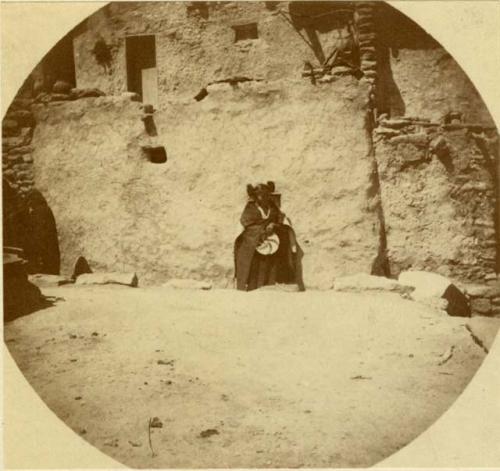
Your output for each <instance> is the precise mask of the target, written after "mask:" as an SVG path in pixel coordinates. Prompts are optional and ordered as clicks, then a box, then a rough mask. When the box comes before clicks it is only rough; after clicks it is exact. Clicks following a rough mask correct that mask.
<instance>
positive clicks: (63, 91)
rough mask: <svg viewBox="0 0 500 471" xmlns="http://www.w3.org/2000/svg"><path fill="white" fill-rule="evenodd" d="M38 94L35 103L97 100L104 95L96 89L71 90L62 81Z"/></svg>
mask: <svg viewBox="0 0 500 471" xmlns="http://www.w3.org/2000/svg"><path fill="white" fill-rule="evenodd" d="M38 92H39V93H36V97H35V102H36V103H50V102H61V101H73V100H79V99H80V98H97V97H100V96H104V95H105V93H104V92H102V91H101V90H99V89H98V88H84V89H79V88H72V87H71V85H70V84H69V83H67V82H65V81H63V80H58V81H57V82H56V83H55V84H54V85H53V87H52V89H50V90H49V91H45V90H43V89H41V90H38Z"/></svg>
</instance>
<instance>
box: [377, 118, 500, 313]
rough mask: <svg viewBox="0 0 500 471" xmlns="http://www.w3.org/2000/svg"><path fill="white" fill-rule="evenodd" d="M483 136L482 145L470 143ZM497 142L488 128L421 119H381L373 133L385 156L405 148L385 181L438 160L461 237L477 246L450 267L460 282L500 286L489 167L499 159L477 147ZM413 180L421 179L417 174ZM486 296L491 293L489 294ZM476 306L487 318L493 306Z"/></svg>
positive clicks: (466, 250)
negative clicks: (459, 222)
mask: <svg viewBox="0 0 500 471" xmlns="http://www.w3.org/2000/svg"><path fill="white" fill-rule="evenodd" d="M479 131H480V132H481V134H480V136H481V137H482V139H481V141H478V140H477V139H476V140H475V141H474V140H473V139H471V136H475V134H474V133H476V132H479ZM483 136H484V137H483ZM488 136H490V137H488ZM496 139H497V137H496V131H495V130H494V129H493V128H491V127H488V126H481V125H480V124H468V123H455V124H453V125H446V124H443V123H433V122H430V120H427V119H423V118H410V117H402V118H397V119H388V118H387V117H386V116H385V115H382V116H381V117H380V118H379V120H378V126H377V127H376V128H375V129H374V142H375V144H376V145H377V151H378V152H380V155H382V154H384V153H385V152H386V151H385V150H384V146H387V145H390V147H393V148H398V146H403V148H401V149H400V150H399V151H398V152H397V154H395V155H397V156H398V158H397V159H395V160H392V163H391V167H392V168H391V169H385V168H383V169H382V170H383V172H384V174H385V175H391V174H392V172H395V173H398V172H404V171H406V170H407V169H410V168H414V169H419V168H424V167H425V166H426V165H428V164H429V163H430V162H431V161H432V160H433V159H439V160H440V161H441V163H442V165H443V166H444V167H445V168H446V171H447V174H448V179H449V185H450V186H449V197H450V198H451V201H452V202H453V205H454V207H455V210H456V214H457V216H458V217H460V218H461V220H463V228H464V229H463V230H464V232H463V236H464V237H466V238H467V240H468V241H473V243H470V242H467V243H465V242H464V247H463V251H462V256H460V257H458V258H457V259H454V260H452V261H449V267H448V268H449V270H450V274H451V275H452V276H453V277H454V278H456V279H458V280H461V281H462V282H468V283H470V282H473V283H475V284H483V283H484V284H487V283H489V282H490V281H491V280H492V279H495V280H496V274H495V272H496V263H497V257H498V256H499V254H498V250H499V249H498V234H497V233H496V230H495V219H494V214H495V200H496V195H495V183H494V181H495V175H494V169H493V168H492V164H491V163H492V162H495V160H496V156H495V155H494V151H493V150H490V149H488V148H486V147H484V146H483V147H480V146H479V144H480V142H482V141H489V140H492V141H496ZM493 147H494V146H493ZM386 149H388V147H386ZM485 154H489V155H485ZM415 178H418V173H416V174H415ZM422 187H423V188H425V182H422ZM487 292H488V293H490V292H491V288H488V289H487ZM483 297H484V296H479V298H483ZM487 298H488V299H489V298H491V300H492V301H491V302H492V303H493V299H494V298H495V296H493V295H491V296H487ZM495 302H498V300H496V301H495ZM475 304H477V305H479V306H481V305H482V306H483V310H487V311H488V312H489V308H488V309H486V308H484V306H485V305H488V306H489V305H490V304H489V301H488V302H486V301H484V302H483V301H478V302H475ZM492 306H493V304H492ZM473 309H474V307H473Z"/></svg>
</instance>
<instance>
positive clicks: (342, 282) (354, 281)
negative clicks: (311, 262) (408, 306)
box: [333, 273, 414, 294]
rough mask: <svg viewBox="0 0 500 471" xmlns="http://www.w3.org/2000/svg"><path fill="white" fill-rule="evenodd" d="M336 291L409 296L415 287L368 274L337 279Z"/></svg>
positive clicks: (334, 286)
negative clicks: (373, 291) (388, 293)
mask: <svg viewBox="0 0 500 471" xmlns="http://www.w3.org/2000/svg"><path fill="white" fill-rule="evenodd" d="M333 288H334V289H335V291H370V290H376V291H394V292H396V293H401V294H409V293H411V292H412V291H413V289H414V288H413V287H412V286H409V285H405V284H403V283H401V282H398V281H397V280H391V279H389V278H384V277H383V276H373V275H368V274H366V273H358V274H356V275H350V276H343V277H340V278H336V279H335V281H334V283H333Z"/></svg>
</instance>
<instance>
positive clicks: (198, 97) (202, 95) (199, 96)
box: [194, 88, 208, 101]
mask: <svg viewBox="0 0 500 471" xmlns="http://www.w3.org/2000/svg"><path fill="white" fill-rule="evenodd" d="M206 96H208V91H207V89H206V88H202V89H201V90H200V91H199V92H198V94H197V95H196V96H195V97H194V99H195V100H196V101H201V100H203V98H205V97H206Z"/></svg>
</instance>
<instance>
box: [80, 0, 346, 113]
mask: <svg viewBox="0 0 500 471" xmlns="http://www.w3.org/2000/svg"><path fill="white" fill-rule="evenodd" d="M198 3H199V5H198V7H197V8H194V7H190V2H185V3H178V2H139V3H138V2H132V3H113V4H110V5H109V6H107V7H106V8H104V9H102V10H100V11H99V12H97V13H96V14H94V15H92V17H90V18H89V19H88V20H87V21H86V22H85V23H84V24H82V25H80V27H79V28H77V29H76V31H75V32H74V39H73V43H74V50H75V66H76V80H77V87H79V88H86V87H97V88H99V89H101V90H102V91H104V92H105V93H107V94H119V93H121V92H124V91H126V90H127V82H126V80H127V78H126V54H125V37H126V36H128V35H141V34H154V35H155V38H156V60H157V68H158V77H159V80H158V90H159V96H160V108H162V107H164V106H166V102H165V100H166V97H167V94H168V93H171V92H176V93H177V94H188V95H190V96H191V97H192V96H194V95H196V94H197V93H198V92H199V90H200V89H201V88H203V87H205V86H206V85H208V84H209V83H211V82H214V81H218V80H224V79H227V78H231V77H235V76H244V77H249V78H253V79H265V80H276V79H279V78H283V77H300V73H301V71H302V69H303V65H304V61H310V62H311V63H313V64H318V65H319V62H318V58H317V55H319V57H321V54H323V55H324V56H328V55H329V54H330V53H331V52H332V50H333V47H334V46H335V45H336V44H337V42H338V40H339V38H340V37H342V36H343V35H345V34H346V32H345V31H344V30H343V23H342V21H340V22H339V20H338V18H342V17H338V16H335V15H334V16H323V17H322V18H321V19H320V20H319V22H317V23H316V24H313V25H312V30H313V31H312V32H311V34H312V35H313V36H314V38H315V39H314V41H315V44H316V46H315V47H316V51H314V50H313V48H311V47H310V46H308V45H307V44H306V42H305V41H304V39H302V38H301V35H302V36H303V37H304V38H306V39H307V34H306V33H305V30H304V28H303V26H302V25H298V31H296V30H295V29H294V27H293V25H292V24H290V23H289V22H287V20H286V19H285V18H284V17H283V16H282V14H281V13H283V14H285V15H286V16H287V18H290V8H291V7H289V6H288V3H289V2H282V3H278V4H277V5H274V6H269V5H267V6H266V4H268V3H273V2H208V4H207V5H205V6H204V5H201V4H202V3H203V2H198ZM274 3H276V2H274ZM298 3H303V2H298ZM295 8H296V7H295ZM292 10H293V8H292ZM316 10H317V11H316ZM331 10H332V4H328V5H326V6H325V5H321V4H320V5H316V6H313V7H312V9H311V11H310V12H309V14H310V15H314V14H324V13H325V12H326V11H331ZM299 14H300V13H299ZM252 22H256V23H257V24H258V25H257V27H258V33H259V38H258V39H255V40H245V41H238V42H236V43H235V33H234V30H233V28H232V26H234V25H241V24H246V23H252ZM344 23H345V22H344ZM99 38H103V39H104V40H105V42H106V44H108V46H109V47H110V53H111V57H112V59H111V61H110V64H109V68H108V69H107V70H105V68H103V67H102V66H101V65H99V64H98V63H97V62H96V60H95V58H94V56H93V54H92V49H93V47H94V44H95V41H96V40H97V39H99ZM307 40H309V41H310V39H307Z"/></svg>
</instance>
